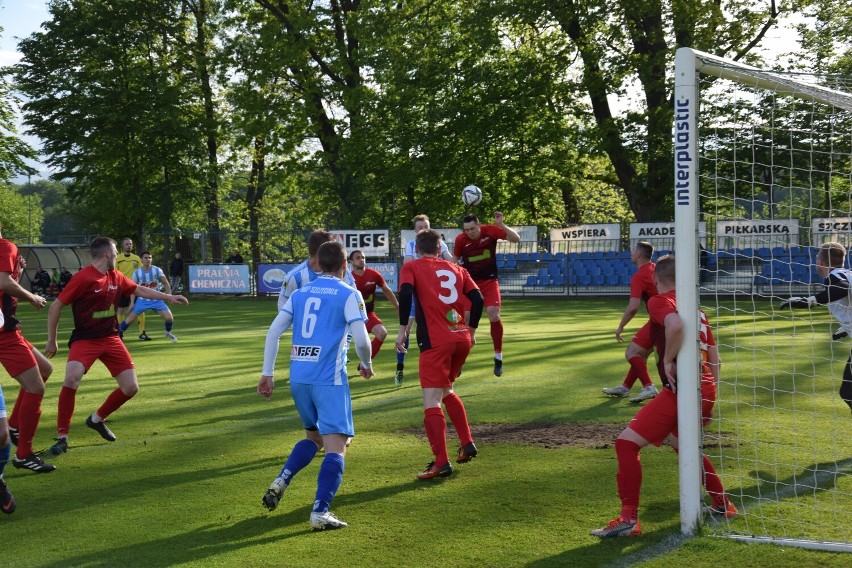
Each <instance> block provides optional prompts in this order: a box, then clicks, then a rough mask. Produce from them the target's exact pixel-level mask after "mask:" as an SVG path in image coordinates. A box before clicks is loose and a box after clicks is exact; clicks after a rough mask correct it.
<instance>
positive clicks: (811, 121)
mask: <svg viewBox="0 0 852 568" xmlns="http://www.w3.org/2000/svg"><path fill="white" fill-rule="evenodd" d="M675 75H676V85H675V122H674V138H675V152H674V153H675V156H674V158H675V159H674V167H675V184H676V186H675V192H674V200H675V211H676V221H675V230H676V234H677V239H676V241H675V255H676V257H677V265H676V268H677V290H678V294H677V299H678V310H679V312H680V314H681V317H682V318H683V319H684V322H685V324H686V325H685V338H684V339H685V341H684V345H683V347H682V350H681V353H680V355H679V357H678V407H679V414H680V417H679V420H680V422H679V430H680V448H681V452H680V458H681V459H680V466H679V468H680V476H681V528H682V530H683V531H684V532H687V533H691V532H693V531H694V530H695V528H696V527H697V526H698V525H700V524H703V525H704V526H705V529H706V530H708V531H710V532H711V533H713V534H718V535H724V536H729V537H733V538H738V539H743V540H748V541H755V542H773V543H779V544H792V545H797V546H804V547H809V548H819V549H828V550H847V551H852V533H850V532H849V530H848V527H849V520H848V519H849V511H850V510H852V414H850V408H849V406H847V404H846V403H845V402H844V401H843V400H841V399H840V396H839V395H838V390H839V388H840V385H841V382H842V377H843V371H844V366H845V365H846V361H847V359H848V358H849V356H850V346H852V339H850V338H845V339H839V340H833V339H832V333H833V332H835V331H836V330H837V329H838V326H837V323H836V321H835V320H834V318H832V316H831V315H830V314H829V312H828V309H827V308H826V307H825V306H812V307H811V308H809V309H798V310H791V309H789V308H787V309H781V308H780V307H779V303H780V301H781V300H782V299H785V298H788V297H791V296H810V295H813V294H815V293H816V292H818V291H819V290H820V289H822V281H823V280H822V277H821V276H820V275H819V274H817V272H816V266H815V257H816V251H817V250H818V248H819V247H820V245H821V244H822V243H824V242H828V241H837V242H840V243H842V244H844V245H845V246H847V247H849V246H850V245H852V168H850V161H852V94H850V93H852V78H850V77H846V78H842V77H831V76H825V75H822V76H820V75H816V74H803V73H798V74H785V73H778V72H774V71H768V70H760V69H756V68H753V67H749V66H746V65H741V64H738V63H735V62H732V61H727V60H724V59H721V58H718V57H715V56H711V55H708V54H704V53H701V52H697V51H693V50H690V49H681V50H678V53H677V58H676V70H675ZM699 221H704V222H706V226H707V232H708V234H707V240H706V249H705V248H704V246H702V244H701V243H700V242H699V240H698V234H697V233H698V223H699ZM846 266H847V267H848V266H850V259H849V257H847V261H846ZM699 308H701V309H703V310H704V311H705V312H706V314H707V316H708V319H709V320H710V324H711V327H712V328H713V332H714V335H715V338H716V342H717V345H718V346H719V350H720V354H721V359H722V370H721V380H720V383H719V388H718V397H717V402H716V407H715V409H714V417H713V421H712V422H710V423H709V424H708V425H707V426H705V427H704V428H703V430H702V428H701V425H700V420H699V412H698V406H699V404H698V397H699V396H700V395H699V394H698V392H699V391H698V367H699V365H698V361H699V350H698V340H697V334H698V320H697V310H698V309H699ZM702 451H703V452H704V453H705V454H706V455H707V456H708V457H709V458H710V461H711V462H713V463H714V464H715V466H716V469H717V471H718V473H719V475H720V477H721V480H722V482H723V484H724V485H725V489H726V491H727V492H728V493H729V494H730V496H731V500H732V501H733V503H734V504H735V505H736V506H737V508H738V509H739V513H740V514H739V515H738V516H737V517H735V518H731V519H716V518H712V517H709V516H705V515H703V514H702V513H701V505H702V501H701V499H702V495H701V475H702V472H701V471H700V464H701V460H700V453H701V452H702Z"/></svg>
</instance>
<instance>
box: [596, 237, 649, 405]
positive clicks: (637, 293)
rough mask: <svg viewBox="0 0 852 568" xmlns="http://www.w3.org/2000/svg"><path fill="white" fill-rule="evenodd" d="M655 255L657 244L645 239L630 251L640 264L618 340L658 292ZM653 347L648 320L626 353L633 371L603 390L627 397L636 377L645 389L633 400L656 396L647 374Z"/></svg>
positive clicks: (631, 400)
mask: <svg viewBox="0 0 852 568" xmlns="http://www.w3.org/2000/svg"><path fill="white" fill-rule="evenodd" d="M653 254H654V245H652V244H651V243H648V242H645V241H640V242H638V243H636V245H635V246H634V247H633V251H632V252H631V253H630V260H631V262H633V264H635V265H636V266H637V267H638V270H637V271H636V274H634V275H633V277H632V278H631V279H630V300H629V301H628V302H627V308H626V309H625V310H624V315H622V316H621V321H620V322H619V324H618V328H616V330H615V339H616V340H618V341H619V342H622V341H624V339H622V337H621V334H622V333H623V332H624V326H625V325H627V324H628V323H629V322H630V320H632V319H633V316H635V315H636V312H638V311H639V307H640V306H641V305H642V304H643V303H644V304H645V306H646V308H647V305H648V300H649V299H650V298H651V297H652V296H656V295H657V285H656V284H655V283H654V266H655V265H654V263H653V262H651V257H652V256H653ZM653 348H654V344H653V342H652V341H651V335H650V327H649V324H647V323H646V324H645V325H643V326H642V328H641V329H640V330H639V331H638V332H637V333H636V335H634V336H633V339H632V340H631V341H630V345H628V346H627V350H626V351H625V352H624V358H625V359H627V362H628V363H630V370H629V371H627V376H626V377H625V378H624V383H622V384H620V385H618V386H617V387H612V388H605V389H602V390H603V392H604V393H605V394H608V395H611V396H627V395H628V394H630V389H631V388H633V383H635V382H636V379H639V380H640V381H641V382H642V390H641V391H640V392H639V394H638V395H637V396H635V397H633V398H631V399H630V402H641V401H643V400H648V399H649V398H654V397H655V396H657V387H655V386H654V383H652V382H651V377H650V375H648V355H650V354H651V350H653Z"/></svg>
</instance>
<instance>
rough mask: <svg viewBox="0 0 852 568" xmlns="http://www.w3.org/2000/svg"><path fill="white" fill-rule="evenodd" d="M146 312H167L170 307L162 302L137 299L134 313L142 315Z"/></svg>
mask: <svg viewBox="0 0 852 568" xmlns="http://www.w3.org/2000/svg"><path fill="white" fill-rule="evenodd" d="M145 310H154V311H155V312H167V311H169V307H168V306H167V305H166V303H165V302H164V301H162V300H148V299H147V298H136V303H135V304H133V313H134V314H136V315H139V314H141V313H142V312H144V311H145Z"/></svg>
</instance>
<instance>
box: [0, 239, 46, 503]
mask: <svg viewBox="0 0 852 568" xmlns="http://www.w3.org/2000/svg"><path fill="white" fill-rule="evenodd" d="M24 267H25V263H24V259H23V258H22V257H21V255H20V254H18V247H17V246H15V243H13V242H12V241H8V240H6V239H4V238H3V235H2V234H0V308H1V309H0V314H2V317H0V319H2V320H3V324H2V325H0V363H2V364H3V367H4V368H5V369H6V372H8V373H9V375H11V376H12V377H14V378H15V380H16V381H18V382H19V383H20V384H21V390H20V391H19V393H18V398H17V399H15V406H14V407H13V409H12V414H11V415H10V416H9V421H8V434H9V437H10V438H11V440H12V442H13V443H15V445H17V446H18V447H17V450H16V452H15V458H14V459H13V461H12V465H14V466H15V467H16V468H20V469H28V470H30V471H34V472H36V473H49V472H51V471H53V470H54V469H56V468H55V467H54V466H53V464H49V463H45V462H44V461H43V460H42V459H41V458H40V457H39V456H37V455H36V454H35V453H34V452H33V438H35V433H36V430H37V429H38V422H39V418H41V401H42V399H43V398H44V383H45V382H46V381H47V379H48V377H50V373H52V372H53V366H52V365H51V364H50V361H48V360H47V358H46V357H45V356H44V355H42V354H41V353H40V352H39V350H38V349H36V348H35V347H33V346H32V344H31V343H30V342H29V341H27V340H26V339H25V338H24V336H23V334H21V324H20V322H19V321H18V319H17V317H16V312H17V309H18V300H25V301H27V302H29V304H30V305H31V306H32V307H34V308H35V309H37V310H40V309H42V308H43V307H44V304H45V299H44V298H43V297H41V296H38V295H36V294H33V293H32V292H29V291H28V290H26V289H25V288H23V287H21V285H20V284H19V282H20V279H21V274H22V273H23V270H24ZM3 422H4V423H5V420H4V421H3ZM4 426H5V424H4ZM3 429H4V430H6V428H3ZM5 433H6V432H3V433H0V442H2V438H3V437H5V436H4V434H5ZM6 452H9V453H11V451H10V446H9V445H8V444H3V447H2V448H0V459H2V458H3V455H6V459H7V460H8V454H7V453H6ZM10 512H11V511H10Z"/></svg>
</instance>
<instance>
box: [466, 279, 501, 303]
mask: <svg viewBox="0 0 852 568" xmlns="http://www.w3.org/2000/svg"><path fill="white" fill-rule="evenodd" d="M476 285H477V286H479V289H480V291H481V292H482V297H483V298H485V307H486V308H487V307H489V306H497V307H498V308H499V307H500V283H499V282H497V280H476ZM468 303H469V301H468Z"/></svg>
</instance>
